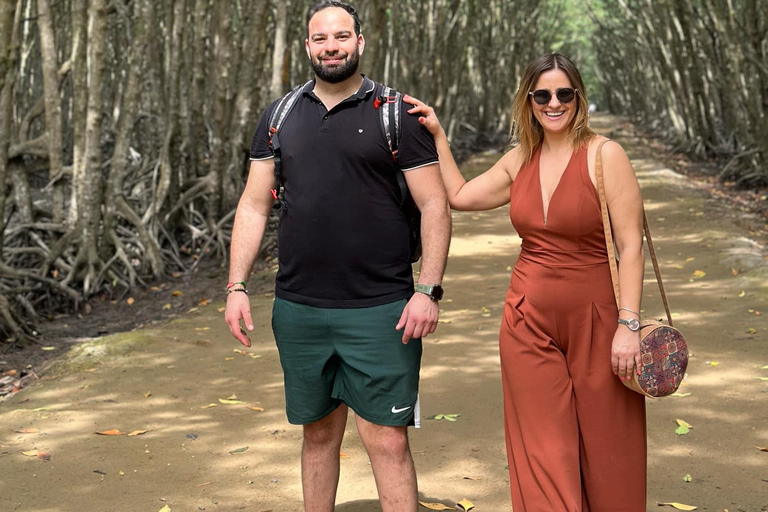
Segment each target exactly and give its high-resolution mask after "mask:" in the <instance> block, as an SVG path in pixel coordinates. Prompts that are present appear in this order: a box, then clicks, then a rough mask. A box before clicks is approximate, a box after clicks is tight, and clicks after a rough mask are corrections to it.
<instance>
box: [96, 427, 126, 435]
mask: <svg viewBox="0 0 768 512" xmlns="http://www.w3.org/2000/svg"><path fill="white" fill-rule="evenodd" d="M96 434H99V435H100V436H121V435H123V434H125V432H120V430H118V429H116V428H113V429H110V430H102V431H101V432H96Z"/></svg>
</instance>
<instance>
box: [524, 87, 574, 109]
mask: <svg viewBox="0 0 768 512" xmlns="http://www.w3.org/2000/svg"><path fill="white" fill-rule="evenodd" d="M577 90H578V89H571V88H570V87H561V88H560V89H558V90H556V91H555V96H557V101H559V102H560V103H570V102H572V101H573V99H574V98H575V97H576V91H577ZM528 96H533V101H535V102H536V103H538V104H539V105H546V104H547V103H549V100H551V99H552V91H550V90H549V89H539V90H537V91H532V92H529V93H528Z"/></svg>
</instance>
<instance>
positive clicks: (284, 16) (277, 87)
mask: <svg viewBox="0 0 768 512" xmlns="http://www.w3.org/2000/svg"><path fill="white" fill-rule="evenodd" d="M289 3H290V0H277V2H275V37H274V42H275V43H274V44H275V46H274V48H273V50H272V80H271V81H270V86H269V100H270V101H272V100H276V99H277V98H279V97H280V96H282V95H283V93H284V92H285V91H284V89H283V71H284V66H285V53H286V51H287V50H288V43H287V37H288V4H289Z"/></svg>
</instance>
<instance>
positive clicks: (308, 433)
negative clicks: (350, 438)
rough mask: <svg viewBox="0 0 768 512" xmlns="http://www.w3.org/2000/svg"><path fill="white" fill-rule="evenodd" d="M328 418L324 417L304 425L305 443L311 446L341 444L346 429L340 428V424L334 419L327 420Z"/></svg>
mask: <svg viewBox="0 0 768 512" xmlns="http://www.w3.org/2000/svg"><path fill="white" fill-rule="evenodd" d="M327 420H328V418H324V419H322V420H320V421H316V422H315V423H311V424H309V425H304V444H305V445H308V446H311V447H323V446H331V445H333V444H341V439H342V437H343V436H344V429H343V428H341V429H340V428H338V426H337V425H336V424H335V423H333V422H332V421H327Z"/></svg>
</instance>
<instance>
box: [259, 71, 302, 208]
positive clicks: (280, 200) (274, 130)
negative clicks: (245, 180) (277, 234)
mask: <svg viewBox="0 0 768 512" xmlns="http://www.w3.org/2000/svg"><path fill="white" fill-rule="evenodd" d="M307 84H309V82H307V83H306V84H304V85H300V86H298V87H296V88H295V89H293V90H292V91H291V92H289V93H288V94H286V95H285V96H283V97H282V98H280V100H278V102H277V105H276V106H275V110H274V111H273V112H272V115H271V116H270V118H269V134H268V135H269V150H270V151H272V155H273V156H274V157H275V188H273V189H272V190H271V192H272V198H273V199H274V200H275V201H276V203H275V207H276V208H278V209H280V210H281V211H282V210H284V209H285V207H286V203H285V198H284V197H283V193H282V178H283V176H282V158H281V151H280V137H278V133H279V131H280V128H282V126H283V123H285V120H286V119H287V118H288V115H289V114H290V113H291V111H292V110H293V107H295V106H296V103H298V99H299V98H300V97H301V92H302V90H303V89H304V87H306V86H307Z"/></svg>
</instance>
